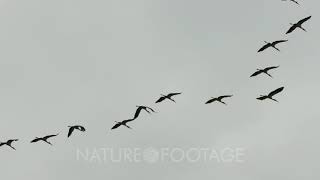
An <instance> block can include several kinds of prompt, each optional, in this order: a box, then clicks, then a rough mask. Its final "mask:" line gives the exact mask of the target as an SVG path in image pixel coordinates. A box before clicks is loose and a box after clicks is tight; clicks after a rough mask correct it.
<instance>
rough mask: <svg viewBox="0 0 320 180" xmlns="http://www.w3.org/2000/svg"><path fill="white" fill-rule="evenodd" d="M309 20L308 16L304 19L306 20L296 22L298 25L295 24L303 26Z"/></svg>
mask: <svg viewBox="0 0 320 180" xmlns="http://www.w3.org/2000/svg"><path fill="white" fill-rule="evenodd" d="M310 18H311V16H308V17H306V18H303V19H301V20H300V21H298V23H297V24H300V25H301V24H303V23H305V22H306V21H308V20H309V19H310Z"/></svg>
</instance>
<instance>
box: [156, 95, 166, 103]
mask: <svg viewBox="0 0 320 180" xmlns="http://www.w3.org/2000/svg"><path fill="white" fill-rule="evenodd" d="M165 99H166V97H164V96H161V97H160V98H159V99H158V100H157V101H156V103H159V102H162V101H163V100H165Z"/></svg>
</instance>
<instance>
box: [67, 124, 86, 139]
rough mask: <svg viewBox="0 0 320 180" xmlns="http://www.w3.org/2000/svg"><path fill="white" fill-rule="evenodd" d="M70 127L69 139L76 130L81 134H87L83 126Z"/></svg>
mask: <svg viewBox="0 0 320 180" xmlns="http://www.w3.org/2000/svg"><path fill="white" fill-rule="evenodd" d="M68 127H69V132H68V137H70V136H71V134H72V133H73V131H74V130H75V129H76V130H79V131H81V132H85V131H86V129H85V128H84V127H83V126H80V125H75V126H68Z"/></svg>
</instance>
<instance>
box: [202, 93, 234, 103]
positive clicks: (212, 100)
mask: <svg viewBox="0 0 320 180" xmlns="http://www.w3.org/2000/svg"><path fill="white" fill-rule="evenodd" d="M232 96H233V95H225V96H219V97H215V98H214V97H212V98H211V99H210V100H208V101H207V102H206V104H210V103H212V102H215V101H217V102H220V103H222V104H224V105H227V104H226V103H225V102H223V101H222V99H224V98H228V97H232Z"/></svg>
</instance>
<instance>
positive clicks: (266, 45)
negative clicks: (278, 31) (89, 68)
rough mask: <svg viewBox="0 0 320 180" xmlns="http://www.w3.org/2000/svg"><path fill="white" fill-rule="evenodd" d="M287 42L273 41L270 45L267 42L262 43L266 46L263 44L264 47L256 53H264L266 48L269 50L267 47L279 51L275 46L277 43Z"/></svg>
mask: <svg viewBox="0 0 320 180" xmlns="http://www.w3.org/2000/svg"><path fill="white" fill-rule="evenodd" d="M287 41H288V40H278V41H274V42H272V43H270V42H267V41H264V42H265V43H266V44H265V45H264V46H262V48H260V49H259V50H258V52H262V51H264V50H265V49H267V48H269V47H273V48H274V49H276V50H277V51H280V49H278V48H277V47H276V45H277V44H279V43H283V42H287Z"/></svg>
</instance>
